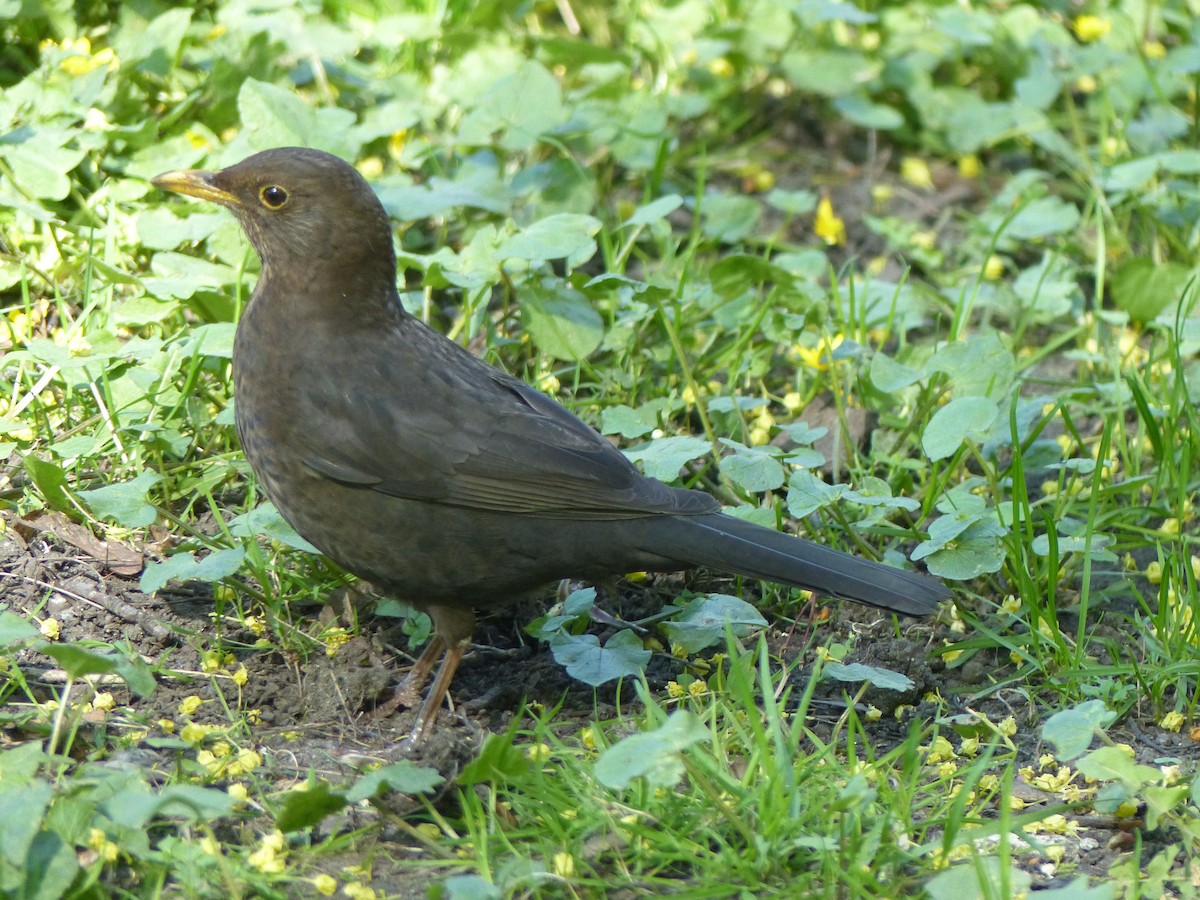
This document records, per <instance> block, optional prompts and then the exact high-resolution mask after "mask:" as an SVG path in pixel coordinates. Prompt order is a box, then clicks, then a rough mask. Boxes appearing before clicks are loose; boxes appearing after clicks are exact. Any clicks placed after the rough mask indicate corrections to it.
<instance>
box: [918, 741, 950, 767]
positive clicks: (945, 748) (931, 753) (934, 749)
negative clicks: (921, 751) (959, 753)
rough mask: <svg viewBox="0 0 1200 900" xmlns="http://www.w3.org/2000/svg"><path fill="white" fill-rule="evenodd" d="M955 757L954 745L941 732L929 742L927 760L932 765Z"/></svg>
mask: <svg viewBox="0 0 1200 900" xmlns="http://www.w3.org/2000/svg"><path fill="white" fill-rule="evenodd" d="M953 758H954V746H953V745H952V744H951V743H950V742H949V741H948V740H946V738H944V737H942V736H941V735H940V734H939V735H938V736H937V737H935V738H934V739H933V741H932V742H931V743H930V744H929V747H928V751H927V753H926V756H925V762H927V763H929V764H930V765H934V764H936V763H940V762H941V761H942V760H945V759H953Z"/></svg>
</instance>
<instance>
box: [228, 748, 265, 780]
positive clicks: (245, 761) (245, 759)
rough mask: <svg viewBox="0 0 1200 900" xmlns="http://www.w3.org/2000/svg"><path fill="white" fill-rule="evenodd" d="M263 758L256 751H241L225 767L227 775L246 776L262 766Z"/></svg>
mask: <svg viewBox="0 0 1200 900" xmlns="http://www.w3.org/2000/svg"><path fill="white" fill-rule="evenodd" d="M262 761H263V760H262V757H261V756H260V755H259V754H258V753H257V752H256V751H254V750H249V749H246V750H239V751H238V752H237V756H235V757H234V758H233V759H232V760H230V762H229V765H227V766H226V767H225V774H226V775H245V774H247V773H248V772H253V771H254V770H255V769H257V768H258V767H259V766H261V765H262Z"/></svg>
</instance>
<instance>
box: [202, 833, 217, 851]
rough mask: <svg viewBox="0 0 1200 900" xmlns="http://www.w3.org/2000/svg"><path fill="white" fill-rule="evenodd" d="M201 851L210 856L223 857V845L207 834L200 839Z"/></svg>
mask: <svg viewBox="0 0 1200 900" xmlns="http://www.w3.org/2000/svg"><path fill="white" fill-rule="evenodd" d="M200 849H201V850H203V851H204V852H205V853H207V854H208V855H209V856H220V855H221V844H220V842H219V841H218V840H217V839H216V838H215V837H213V836H212V835H211V834H206V835H205V836H204V837H202V838H200Z"/></svg>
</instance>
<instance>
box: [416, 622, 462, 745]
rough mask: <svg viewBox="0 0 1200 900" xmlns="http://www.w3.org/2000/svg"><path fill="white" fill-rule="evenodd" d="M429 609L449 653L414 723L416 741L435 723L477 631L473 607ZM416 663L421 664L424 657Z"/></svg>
mask: <svg viewBox="0 0 1200 900" xmlns="http://www.w3.org/2000/svg"><path fill="white" fill-rule="evenodd" d="M428 612H429V617H430V618H431V619H433V625H434V628H436V629H437V635H438V638H439V639H440V640H441V642H442V644H443V646H444V647H445V648H446V655H445V656H444V657H443V658H442V665H441V668H439V669H438V673H437V677H436V678H434V679H433V684H432V685H430V687H429V693H428V694H427V695H426V697H425V702H424V703H422V704H421V711H420V712H419V713H417V724H416V725H414V726H413V730H412V734H411V735H409V738H408V739H409V741H410V742H411V743H413V744H415V743H417V742H418V741H419V740H420V739H421V737H422V735H424V734H425V731H426V730H427V729H428V728H429V726H430V725H432V724H433V721H434V719H436V718H437V714H438V709H439V708H440V707H441V705H442V701H443V700H444V699H446V692H447V691H448V690H449V689H450V680H451V679H452V678H453V677H454V672H455V670H456V669H458V664H459V663H460V662H461V661H462V657H463V653H465V652H466V649H467V645H468V644H469V643H470V642H471V634H472V633H473V632H474V631H475V613H474V612H473V611H472V610H471V609H467V608H461V607H455V606H431V607H429V609H428ZM424 658H425V654H421V659H424ZM417 662H418V665H419V664H420V662H421V660H418V661H417ZM414 668H416V667H415V666H414Z"/></svg>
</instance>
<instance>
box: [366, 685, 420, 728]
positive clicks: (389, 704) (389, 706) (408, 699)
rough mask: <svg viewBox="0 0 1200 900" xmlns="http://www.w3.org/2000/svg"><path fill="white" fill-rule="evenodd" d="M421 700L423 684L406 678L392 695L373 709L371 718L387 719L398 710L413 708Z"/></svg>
mask: <svg viewBox="0 0 1200 900" xmlns="http://www.w3.org/2000/svg"><path fill="white" fill-rule="evenodd" d="M420 702H421V686H420V685H419V684H415V683H413V682H412V680H410V679H408V678H405V679H404V680H403V681H401V682H400V683H399V684H398V685H396V689H395V690H394V691H392V696H391V697H389V698H388V699H387V700H386V701H384V702H383V703H381V704H379V705H378V706H376V707H375V709H373V710H372V711H371V718H373V719H386V718H388V717H389V716H391V715H393V714H395V713H396V711H397V710H401V709H411V708H412V707H414V706H416V705H417V704H418V703H420Z"/></svg>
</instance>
